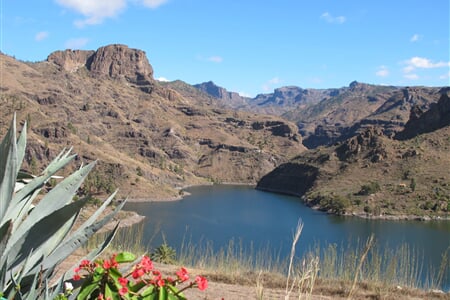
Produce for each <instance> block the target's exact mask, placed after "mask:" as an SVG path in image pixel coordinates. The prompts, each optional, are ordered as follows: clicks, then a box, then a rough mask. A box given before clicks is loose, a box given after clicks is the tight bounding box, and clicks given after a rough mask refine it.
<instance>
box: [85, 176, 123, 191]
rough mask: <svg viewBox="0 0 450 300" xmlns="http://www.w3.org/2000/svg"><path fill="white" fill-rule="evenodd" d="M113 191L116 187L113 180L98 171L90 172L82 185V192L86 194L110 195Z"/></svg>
mask: <svg viewBox="0 0 450 300" xmlns="http://www.w3.org/2000/svg"><path fill="white" fill-rule="evenodd" d="M115 189H116V186H115V184H114V181H113V179H112V178H111V177H107V176H105V175H104V174H102V173H100V172H98V171H92V172H91V173H90V174H89V175H88V176H87V178H86V179H85V181H84V184H83V190H84V192H85V193H86V194H96V193H101V192H106V193H112V192H113V191H114V190H115Z"/></svg>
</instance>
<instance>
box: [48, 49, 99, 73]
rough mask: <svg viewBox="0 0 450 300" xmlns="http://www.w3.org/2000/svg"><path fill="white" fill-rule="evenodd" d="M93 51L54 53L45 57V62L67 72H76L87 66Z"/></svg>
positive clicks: (68, 50)
mask: <svg viewBox="0 0 450 300" xmlns="http://www.w3.org/2000/svg"><path fill="white" fill-rule="evenodd" d="M94 53H95V51H92V50H91V51H86V50H70V49H67V50H63V51H55V52H53V53H51V54H50V55H49V56H48V57H47V61H48V62H51V63H54V64H55V65H57V66H59V67H61V68H62V69H63V70H65V71H67V72H76V71H77V70H78V69H79V68H82V67H85V66H87V65H88V61H89V60H90V59H91V57H92V56H93V55H94Z"/></svg>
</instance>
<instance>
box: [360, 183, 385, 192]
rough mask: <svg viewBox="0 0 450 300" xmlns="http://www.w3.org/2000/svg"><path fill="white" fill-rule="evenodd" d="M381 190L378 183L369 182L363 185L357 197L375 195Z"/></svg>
mask: <svg viewBox="0 0 450 300" xmlns="http://www.w3.org/2000/svg"><path fill="white" fill-rule="evenodd" d="M380 190H381V188H380V184H379V183H378V182H370V183H368V184H363V185H362V186H361V190H360V191H359V192H358V195H370V194H375V193H376V192H379V191H380Z"/></svg>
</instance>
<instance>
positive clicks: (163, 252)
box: [150, 242, 177, 264]
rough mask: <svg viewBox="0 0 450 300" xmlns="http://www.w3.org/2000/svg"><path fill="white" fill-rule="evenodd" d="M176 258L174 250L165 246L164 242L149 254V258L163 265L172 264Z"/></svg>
mask: <svg viewBox="0 0 450 300" xmlns="http://www.w3.org/2000/svg"><path fill="white" fill-rule="evenodd" d="M176 256H177V252H176V251H175V249H173V248H172V247H170V246H169V245H167V243H165V242H164V243H163V244H162V245H160V246H159V247H157V248H156V249H155V250H154V251H153V252H152V253H151V254H150V258H151V259H152V260H154V261H156V262H160V263H164V264H172V263H174V262H175V258H176Z"/></svg>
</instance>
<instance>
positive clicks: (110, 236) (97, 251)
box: [61, 222, 120, 281]
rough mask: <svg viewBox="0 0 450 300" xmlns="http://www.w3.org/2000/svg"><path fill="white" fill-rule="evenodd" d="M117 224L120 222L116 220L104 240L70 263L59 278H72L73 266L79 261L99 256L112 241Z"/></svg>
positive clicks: (117, 228) (90, 259) (63, 279)
mask: <svg viewBox="0 0 450 300" xmlns="http://www.w3.org/2000/svg"><path fill="white" fill-rule="evenodd" d="M119 225H120V222H117V224H116V226H115V227H114V229H113V230H112V231H111V232H110V233H109V234H108V236H107V237H106V238H105V240H104V242H103V243H102V244H101V245H99V246H98V247H97V248H96V249H94V250H92V251H91V252H89V254H88V255H86V256H85V257H83V258H82V259H80V260H79V261H78V262H76V263H75V264H74V265H72V267H70V268H69V269H68V270H67V271H66V272H65V273H64V274H63V275H62V276H61V280H62V281H67V280H70V279H72V277H73V275H74V274H75V272H74V270H75V268H76V267H77V266H78V265H79V264H80V263H81V261H82V260H83V259H87V260H89V261H93V260H95V259H96V258H97V256H99V255H100V254H101V253H102V252H103V251H104V250H105V249H106V248H107V247H108V246H109V244H110V243H111V242H112V240H113V239H114V236H115V235H116V233H117V231H118V230H119Z"/></svg>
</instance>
